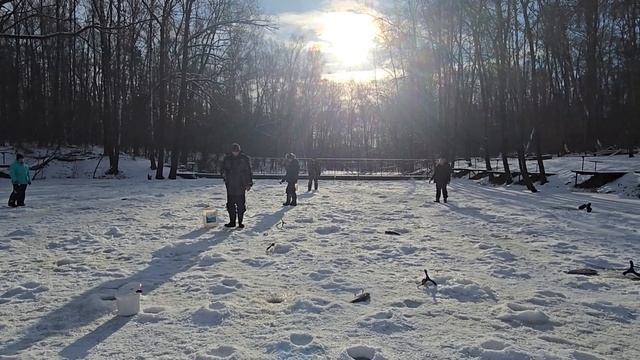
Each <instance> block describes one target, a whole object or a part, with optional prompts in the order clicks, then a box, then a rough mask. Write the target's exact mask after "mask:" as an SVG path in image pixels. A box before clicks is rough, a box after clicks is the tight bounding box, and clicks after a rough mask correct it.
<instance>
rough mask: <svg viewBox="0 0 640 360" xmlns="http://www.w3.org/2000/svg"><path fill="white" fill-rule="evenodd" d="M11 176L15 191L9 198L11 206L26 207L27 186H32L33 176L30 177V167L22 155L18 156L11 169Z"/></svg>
mask: <svg viewBox="0 0 640 360" xmlns="http://www.w3.org/2000/svg"><path fill="white" fill-rule="evenodd" d="M9 175H10V176H11V183H12V184H13V191H12V192H11V195H10V196H9V206H11V207H17V206H24V198H25V196H26V193H27V186H28V185H31V175H29V166H28V165H27V164H25V163H24V156H22V154H16V161H14V162H13V164H11V166H10V167H9Z"/></svg>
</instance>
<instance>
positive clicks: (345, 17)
mask: <svg viewBox="0 0 640 360" xmlns="http://www.w3.org/2000/svg"><path fill="white" fill-rule="evenodd" d="M322 23H323V28H322V31H321V33H320V39H321V41H322V42H323V46H324V47H325V51H326V52H327V53H329V54H332V55H333V56H334V57H335V59H336V61H337V62H339V63H340V64H341V65H342V66H344V67H354V66H358V65H362V64H364V63H366V62H367V61H368V60H369V59H370V57H371V50H372V49H373V46H374V40H375V38H376V35H377V32H378V30H377V27H376V25H375V23H374V21H373V19H372V18H371V16H369V15H364V14H356V13H352V12H331V13H327V14H325V15H324V18H323V21H322Z"/></svg>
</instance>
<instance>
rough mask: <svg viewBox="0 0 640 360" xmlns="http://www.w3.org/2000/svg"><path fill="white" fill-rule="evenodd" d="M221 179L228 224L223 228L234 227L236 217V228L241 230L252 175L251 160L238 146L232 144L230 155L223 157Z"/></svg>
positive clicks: (251, 184)
mask: <svg viewBox="0 0 640 360" xmlns="http://www.w3.org/2000/svg"><path fill="white" fill-rule="evenodd" d="M222 178H223V179H224V184H225V185H226V186H227V211H228V212H229V223H228V224H225V225H224V226H225V227H235V226H236V215H237V218H238V227H239V228H243V227H244V224H243V223H242V219H243V217H244V212H245V210H246V209H247V208H246V205H245V202H246V197H245V194H246V192H247V191H249V190H250V189H251V187H252V186H253V180H252V179H253V173H252V172H251V159H249V157H248V156H247V155H245V154H244V153H243V152H242V151H241V149H240V145H239V144H236V143H234V144H232V145H231V154H227V155H226V156H225V157H224V160H223V163H222Z"/></svg>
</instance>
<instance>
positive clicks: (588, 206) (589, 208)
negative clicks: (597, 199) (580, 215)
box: [578, 203, 593, 213]
mask: <svg viewBox="0 0 640 360" xmlns="http://www.w3.org/2000/svg"><path fill="white" fill-rule="evenodd" d="M584 209H587V212H589V213H590V212H591V211H592V210H593V209H592V208H591V203H586V204H582V205H580V206H578V210H584Z"/></svg>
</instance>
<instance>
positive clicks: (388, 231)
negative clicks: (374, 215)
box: [384, 230, 400, 235]
mask: <svg viewBox="0 0 640 360" xmlns="http://www.w3.org/2000/svg"><path fill="white" fill-rule="evenodd" d="M384 233H385V234H387V235H400V233H399V232H397V231H393V230H386V231H385V232H384Z"/></svg>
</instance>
